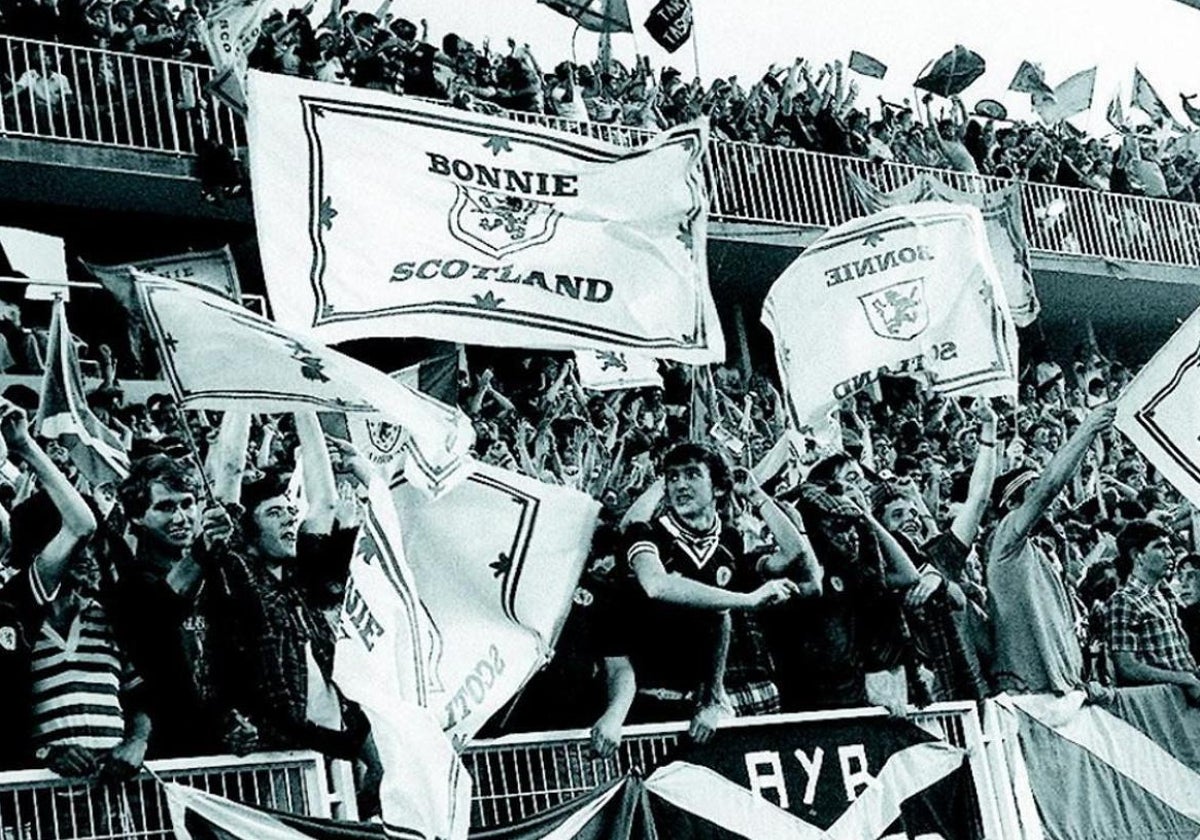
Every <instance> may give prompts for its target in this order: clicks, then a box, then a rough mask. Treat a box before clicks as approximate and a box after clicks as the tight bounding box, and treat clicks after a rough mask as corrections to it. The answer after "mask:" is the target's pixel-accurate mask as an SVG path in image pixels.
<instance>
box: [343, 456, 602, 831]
mask: <svg viewBox="0 0 1200 840" xmlns="http://www.w3.org/2000/svg"><path fill="white" fill-rule="evenodd" d="M367 507H368V509H367V512H366V515H365V516H364V522H363V527H362V528H361V529H360V533H359V537H358V541H357V544H356V546H355V551H354V557H353V559H352V560H351V564H350V579H349V582H348V583H347V592H346V598H345V601H344V602H343V608H342V617H341V631H340V633H339V642H338V648H337V656H336V658H335V664H334V679H335V680H336V681H337V683H338V685H339V686H340V687H341V689H342V691H343V692H344V693H345V694H346V696H347V697H350V698H351V699H353V700H355V701H357V702H358V703H360V704H361V705H362V706H363V708H364V710H365V711H366V712H367V715H368V717H369V718H370V719H371V728H372V731H373V732H374V734H375V738H376V740H377V742H378V743H379V749H380V755H381V758H382V759H383V765H384V767H385V768H387V770H386V773H385V776H384V781H383V787H382V790H381V801H382V802H383V808H384V812H383V817H384V820H385V823H386V824H388V825H390V826H393V827H396V828H397V831H396V832H395V833H396V834H397V835H398V836H405V837H407V836H438V837H450V836H460V835H458V834H457V828H458V827H459V826H460V825H461V827H462V830H463V831H464V832H465V823H466V819H467V816H466V812H467V809H466V805H465V803H466V802H469V795H464V793H463V790H464V785H465V786H466V788H467V790H469V781H468V780H467V776H466V774H465V773H463V772H462V768H461V766H460V765H459V764H458V762H457V758H456V756H454V750H459V751H461V749H462V748H463V747H464V746H465V745H466V743H467V741H468V740H469V739H470V738H472V737H473V736H474V735H475V733H477V732H478V731H479V729H480V727H482V726H483V724H484V723H485V722H486V721H487V720H488V718H490V717H491V716H492V715H493V714H495V713H496V712H497V711H498V710H499V709H500V708H501V707H502V706H503V705H504V704H506V703H507V702H508V701H509V700H510V699H512V697H513V696H515V695H516V693H517V692H518V691H520V690H521V688H522V686H524V684H525V682H526V681H527V680H528V679H529V678H530V677H531V676H533V674H534V672H535V671H537V670H538V669H539V668H540V667H541V666H542V665H543V664H545V663H546V662H547V661H548V660H549V658H550V655H551V653H552V652H553V648H554V644H555V641H556V639H557V637H558V633H559V631H560V630H561V629H562V624H563V622H564V621H565V619H566V615H567V612H568V610H569V609H570V606H571V602H572V597H573V595H574V593H575V588H576V585H577V583H578V580H579V575H580V573H581V572H582V570H583V564H584V561H585V560H586V558H587V554H588V550H589V549H590V547H591V540H592V532H593V531H594V530H595V525H596V521H597V517H598V515H599V505H598V504H597V503H596V501H595V500H593V499H591V498H590V497H588V496H586V495H584V494H583V493H580V492H578V491H575V490H571V489H568V488H564V487H554V486H551V485H547V484H542V483H541V482H538V481H535V480H533V479H531V478H526V477H524V476H521V475H518V474H516V473H512V472H509V471H507V470H502V469H499V468H498V467H492V466H488V465H485V464H479V465H477V467H476V469H475V471H474V472H473V473H472V474H471V475H470V476H468V477H467V479H466V480H465V481H464V482H463V483H462V484H461V485H460V486H459V487H458V488H457V489H456V490H455V491H454V492H453V493H451V494H449V495H447V496H446V497H444V498H441V499H438V500H436V501H430V500H429V499H428V498H427V497H426V496H425V495H424V494H422V493H420V492H418V491H416V490H415V489H414V488H413V487H412V485H411V483H409V482H407V481H405V480H404V479H403V478H400V479H397V480H395V481H394V482H393V484H392V486H391V488H390V493H389V492H388V488H387V487H386V486H385V485H384V484H383V482H382V481H381V480H377V481H375V482H373V483H372V486H371V488H370V490H369V503H368V506H367ZM480 523H487V527H480ZM431 721H432V723H433V727H432V729H431V726H430V722H431ZM434 732H437V733H443V732H444V733H445V734H444V736H443V737H441V738H440V739H439V738H435V737H433V734H432V733H434ZM448 745H452V747H453V750H448ZM451 758H453V760H451ZM403 830H409V831H419V832H421V833H419V834H413V835H409V834H404V833H402V831H403Z"/></svg>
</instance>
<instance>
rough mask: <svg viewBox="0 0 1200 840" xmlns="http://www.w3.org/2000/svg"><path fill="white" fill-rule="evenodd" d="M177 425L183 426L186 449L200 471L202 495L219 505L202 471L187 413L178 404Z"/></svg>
mask: <svg viewBox="0 0 1200 840" xmlns="http://www.w3.org/2000/svg"><path fill="white" fill-rule="evenodd" d="M179 425H180V426H182V427H183V437H184V440H185V441H186V442H187V445H188V449H190V450H192V458H194V459H195V461H196V466H197V468H198V470H199V472H200V482H201V483H202V484H203V485H204V495H205V496H206V497H207V498H208V501H209V503H210V504H214V505H219V504H220V503H221V502H220V500H219V499H218V498H217V494H216V492H215V491H214V490H213V486H212V482H211V481H209V479H208V473H206V472H205V471H204V460H203V459H202V458H201V457H200V447H199V446H198V445H197V444H196V438H195V436H194V435H193V434H192V427H191V426H189V425H188V419H187V415H186V414H184V413H183V406H182V405H180V406H179Z"/></svg>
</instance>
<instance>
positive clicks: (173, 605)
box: [113, 455, 257, 758]
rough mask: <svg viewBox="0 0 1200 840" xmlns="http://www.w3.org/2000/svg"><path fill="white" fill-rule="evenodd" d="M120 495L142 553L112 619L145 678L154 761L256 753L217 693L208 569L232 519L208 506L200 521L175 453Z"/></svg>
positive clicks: (132, 476)
mask: <svg viewBox="0 0 1200 840" xmlns="http://www.w3.org/2000/svg"><path fill="white" fill-rule="evenodd" d="M119 495H120V501H121V507H122V509H123V510H124V513H125V516H126V518H127V519H128V521H129V523H130V529H131V531H132V532H133V534H134V536H136V538H137V552H136V554H135V556H134V557H133V558H132V560H129V559H125V560H124V562H123V563H122V566H121V568H120V569H119V573H120V578H119V581H118V584H117V588H116V592H115V593H114V595H115V601H114V609H113V618H114V622H115V629H116V631H117V636H118V640H119V641H120V643H121V645H122V646H123V647H124V649H125V651H126V652H127V653H128V654H129V658H130V660H131V661H132V662H133V665H134V668H135V669H136V670H137V671H138V673H140V674H141V675H142V677H143V679H144V680H145V688H144V691H145V694H144V696H145V702H146V710H147V712H149V714H150V720H151V722H152V724H153V731H154V738H153V740H152V742H151V744H150V750H151V757H156V758H158V757H177V756H188V755H205V754H211V753H215V752H218V751H219V750H220V749H221V745H222V742H224V743H225V744H226V745H230V744H233V743H235V742H236V743H238V745H239V747H240V748H241V750H243V751H249V750H250V749H253V747H254V746H257V733H256V732H253V731H251V728H250V727H249V725H248V724H246V723H245V722H244V719H242V718H241V716H240V715H239V714H238V713H237V712H236V711H234V710H233V709H232V708H231V707H230V706H229V704H228V703H227V702H225V698H223V697H221V696H219V695H218V692H217V690H216V686H215V683H214V681H213V678H212V665H213V662H212V658H211V652H210V650H209V641H210V633H209V622H210V615H209V606H208V603H209V601H210V600H211V596H212V594H213V593H211V592H210V591H207V590H208V589H212V588H221V587H222V586H223V581H222V580H221V579H220V576H219V575H213V574H212V573H211V572H209V571H208V570H211V569H212V566H213V562H212V557H213V554H214V552H216V551H221V550H223V545H224V543H225V541H226V540H227V539H228V537H229V534H230V532H231V530H232V523H231V522H230V521H229V517H228V515H227V514H226V513H225V511H224V510H223V509H222V508H219V507H217V506H212V507H210V508H209V509H208V510H207V511H205V512H204V514H203V517H202V516H201V512H200V506H199V504H198V502H197V499H196V479H195V477H194V476H193V474H192V470H191V468H190V466H189V465H188V464H187V463H186V462H184V461H181V460H178V459H176V458H173V457H171V456H169V455H148V456H146V457H145V458H141V459H138V460H137V461H134V463H133V465H132V467H131V469H130V473H129V477H128V478H126V479H125V481H124V482H123V483H122V484H121V488H120V494H119Z"/></svg>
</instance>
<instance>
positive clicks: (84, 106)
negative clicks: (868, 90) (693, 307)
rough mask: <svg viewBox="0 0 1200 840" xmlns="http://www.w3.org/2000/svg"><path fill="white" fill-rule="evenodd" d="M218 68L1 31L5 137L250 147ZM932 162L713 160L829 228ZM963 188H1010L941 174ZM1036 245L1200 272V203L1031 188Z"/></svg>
mask: <svg viewBox="0 0 1200 840" xmlns="http://www.w3.org/2000/svg"><path fill="white" fill-rule="evenodd" d="M212 75H213V71H212V68H210V67H206V66H203V65H199V64H192V63H188V62H183V61H175V60H169V59H159V58H151V57H146V56H137V55H132V54H129V53H117V52H111V51H106V50H99V49H91V48H87V47H76V46H67V45H62V44H57V43H48V42H41V41H31V40H26V39H19V38H9V37H0V78H3V77H4V76H7V77H8V78H9V79H11V80H12V81H11V82H10V83H9V86H8V88H7V89H5V90H3V91H2V93H3V94H4V100H3V105H2V107H0V136H9V137H30V138H39V139H50V140H65V141H70V142H72V143H86V144H92V145H100V146H106V147H115V148H128V149H137V150H140V151H150V152H165V153H169V154H174V155H194V154H196V153H197V152H198V151H199V150H200V149H201V146H202V142H203V140H204V139H206V138H210V139H212V140H215V141H216V142H218V143H220V144H222V145H224V146H227V147H232V148H234V149H235V150H237V149H238V148H239V147H240V146H241V145H242V144H243V143H244V142H245V136H244V126H243V125H242V122H241V119H240V117H238V116H237V115H236V114H235V113H234V112H233V111H231V110H230V109H229V108H227V107H225V106H224V105H222V104H221V103H219V102H217V101H215V100H214V99H213V98H212V97H209V96H205V95H204V94H203V90H204V87H205V85H206V84H207V83H208V82H209V81H210V80H211V78H212ZM505 115H506V116H508V117H510V118H512V119H514V120H517V121H520V122H523V123H527V124H528V123H532V124H538V125H544V126H547V127H550V128H554V129H557V130H560V131H566V132H570V133H574V134H580V135H585V136H589V137H594V138H596V139H600V140H605V141H608V142H611V143H616V144H618V145H623V146H636V145H639V144H641V143H643V142H645V141H646V140H647V139H648V138H650V137H652V136H653V132H650V131H646V130H644V129H639V128H632V127H627V126H621V125H611V124H606V123H594V122H576V121H572V120H567V119H562V118H559V117H551V116H545V115H541V114H530V113H522V112H505ZM921 171H922V169H921V168H919V167H914V166H908V165H905V164H896V163H874V162H871V161H867V160H863V159H859V158H847V157H840V156H836V155H827V154H820V153H815V152H806V151H801V150H797V149H787V148H783V147H778V146H761V145H757V144H753V143H741V142H728V141H715V142H713V143H712V144H710V147H709V153H708V157H707V159H706V161H705V173H706V176H707V180H708V186H709V195H710V200H711V215H712V217H713V218H714V219H717V220H721V221H731V222H754V223H759V224H768V225H786V226H799V227H810V228H827V227H832V226H834V225H838V224H841V223H843V222H846V221H848V220H850V219H852V218H854V217H855V216H858V215H861V214H862V209H861V207H860V206H859V203H858V200H857V198H856V197H855V194H854V192H853V190H852V189H851V187H850V181H849V176H850V174H851V173H854V174H857V175H859V176H861V177H863V178H866V179H867V180H868V181H870V182H872V183H874V184H876V185H878V186H880V187H883V188H885V189H892V188H895V187H898V186H901V185H903V184H905V183H907V182H908V181H909V180H911V179H912V178H913V177H914V176H915V175H917V174H918V173H920V172H921ZM927 171H930V172H935V173H936V175H937V177H939V178H941V179H942V180H944V181H946V182H948V183H950V184H952V185H953V186H955V187H956V188H958V189H960V190H966V191H972V192H979V191H988V190H993V189H997V188H1000V187H1003V186H1007V185H1008V184H1010V183H1011V182H1010V181H1007V180H1004V179H1000V178H993V177H988V176H981V175H967V174H963V173H957V172H951V171H946V170H927ZM1021 196H1022V199H1023V201H1022V213H1023V220H1024V226H1025V232H1026V235H1027V237H1028V239H1029V244H1030V246H1031V247H1032V248H1034V249H1037V250H1042V251H1048V252H1054V253H1064V254H1080V255H1087V256H1092V257H1099V258H1102V259H1109V260H1123V261H1125V260H1128V261H1137V262H1149V263H1159V264H1165V265H1178V266H1189V267H1200V206H1197V205H1194V204H1189V203H1183V202H1176V201H1166V200H1160V199H1150V198H1142V197H1137V196H1127V195H1118V194H1115V193H1103V192H1097V191H1093V190H1084V189H1076V188H1071V187H1060V186H1055V185H1047V184H1033V183H1022V184H1021Z"/></svg>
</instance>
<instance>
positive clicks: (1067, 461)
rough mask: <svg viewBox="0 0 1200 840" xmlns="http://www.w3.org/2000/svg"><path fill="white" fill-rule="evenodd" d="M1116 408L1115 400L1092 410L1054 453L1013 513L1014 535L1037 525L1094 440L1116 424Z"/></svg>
mask: <svg viewBox="0 0 1200 840" xmlns="http://www.w3.org/2000/svg"><path fill="white" fill-rule="evenodd" d="M1116 412H1117V409H1116V405H1115V404H1112V403H1109V404H1108V405H1104V406H1101V407H1100V408H1097V409H1096V410H1094V411H1092V412H1091V413H1090V414H1088V416H1087V417H1085V418H1084V420H1083V422H1082V423H1081V424H1080V425H1079V428H1078V429H1076V430H1075V434H1073V435H1071V438H1070V440H1068V441H1067V442H1066V443H1065V444H1063V447H1062V449H1060V450H1058V452H1056V453H1055V454H1054V457H1053V458H1051V459H1050V463H1048V464H1047V465H1046V469H1045V470H1044V471H1043V472H1042V475H1041V477H1040V478H1038V480H1037V481H1035V482H1034V483H1033V484H1032V485H1031V486H1030V488H1029V489H1028V490H1027V491H1026V493H1025V499H1024V501H1023V502H1022V503H1021V505H1020V507H1018V508H1017V509H1016V510H1015V511H1013V513H1012V514H1011V516H1010V517H1009V518H1010V520H1011V526H1010V527H1011V529H1012V536H1013V538H1014V539H1017V540H1024V539H1025V538H1026V537H1028V536H1029V534H1030V532H1031V531H1032V530H1033V526H1034V525H1036V524H1037V522H1038V520H1040V519H1041V518H1042V515H1043V514H1044V513H1045V512H1046V510H1047V509H1048V508H1049V507H1050V504H1051V503H1052V502H1053V501H1054V499H1055V498H1056V497H1057V496H1058V494H1059V493H1061V492H1062V489H1063V488H1064V487H1065V486H1066V485H1067V482H1068V481H1070V480H1071V476H1073V475H1075V471H1076V470H1078V469H1079V465H1080V464H1082V463H1083V459H1084V457H1085V456H1086V455H1087V452H1088V449H1089V448H1090V447H1091V445H1092V442H1093V441H1094V440H1095V439H1096V437H1097V436H1098V435H1099V434H1100V433H1101V432H1103V431H1104V430H1105V429H1107V428H1109V427H1110V426H1111V425H1112V423H1113V418H1115V417H1116Z"/></svg>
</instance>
